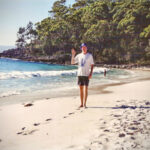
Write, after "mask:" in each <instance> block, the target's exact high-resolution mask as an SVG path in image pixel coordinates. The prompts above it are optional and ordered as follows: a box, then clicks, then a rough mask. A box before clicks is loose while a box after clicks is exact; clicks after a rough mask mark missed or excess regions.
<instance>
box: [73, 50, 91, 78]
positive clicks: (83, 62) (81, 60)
mask: <svg viewBox="0 0 150 150" xmlns="http://www.w3.org/2000/svg"><path fill="white" fill-rule="evenodd" d="M74 60H75V63H78V76H89V74H90V69H91V65H93V64H94V61H93V56H92V55H91V54H90V53H86V54H83V53H80V54H78V55H77V56H76V57H75V58H74Z"/></svg>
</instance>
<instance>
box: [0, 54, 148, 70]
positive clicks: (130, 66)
mask: <svg viewBox="0 0 150 150" xmlns="http://www.w3.org/2000/svg"><path fill="white" fill-rule="evenodd" d="M0 58H4V59H5V58H6V59H12V60H13V59H14V60H21V61H25V62H33V63H44V64H52V65H71V64H70V63H69V62H68V61H67V63H58V62H55V63H54V62H50V61H41V60H38V59H37V60H30V59H22V58H11V57H0ZM70 59H71V58H70ZM94 66H95V67H104V68H110V69H111V68H116V69H128V70H145V71H150V65H141V64H136V63H135V64H133V63H132V64H99V63H96V64H95V65H94Z"/></svg>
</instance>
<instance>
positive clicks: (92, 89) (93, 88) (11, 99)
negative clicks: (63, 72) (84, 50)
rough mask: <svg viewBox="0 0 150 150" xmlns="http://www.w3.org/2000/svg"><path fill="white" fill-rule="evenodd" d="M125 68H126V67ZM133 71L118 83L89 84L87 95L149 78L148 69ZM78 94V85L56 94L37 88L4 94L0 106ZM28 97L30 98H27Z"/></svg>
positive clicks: (105, 92) (105, 91) (104, 92)
mask: <svg viewBox="0 0 150 150" xmlns="http://www.w3.org/2000/svg"><path fill="white" fill-rule="evenodd" d="M126 70H127V69H126ZM127 71H132V70H127ZM133 71H134V73H136V74H138V76H136V77H131V78H125V79H120V80H118V83H105V84H101V83H99V84H97V85H90V86H89V95H94V94H107V93H109V92H108V91H107V90H105V89H106V88H109V87H113V86H119V85H124V84H128V83H135V82H138V81H145V80H150V77H149V76H150V71H149V70H137V69H135V70H133ZM78 95H79V89H78V87H77V88H76V89H72V90H69V92H68V91H67V92H65V91H64V92H63V93H62V94H60V93H59V94H57V95H55V96H54V95H53V96H52V95H49V91H48V90H43V91H41V90H39V91H34V92H30V93H29V92H28V93H21V94H16V95H15V94H14V95H11V96H6V97H1V98H0V106H3V105H11V104H18V103H20V102H22V103H26V102H35V101H39V100H41V99H53V98H60V97H71V96H72V97H75V96H78ZM29 98H30V100H28V99H29Z"/></svg>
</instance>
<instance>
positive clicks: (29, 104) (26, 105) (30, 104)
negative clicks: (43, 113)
mask: <svg viewBox="0 0 150 150" xmlns="http://www.w3.org/2000/svg"><path fill="white" fill-rule="evenodd" d="M29 106H33V104H32V103H28V104H25V105H24V107H29Z"/></svg>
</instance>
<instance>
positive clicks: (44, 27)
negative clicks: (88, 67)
mask: <svg viewBox="0 0 150 150" xmlns="http://www.w3.org/2000/svg"><path fill="white" fill-rule="evenodd" d="M65 4H66V0H58V1H56V2H54V4H53V7H52V9H51V10H49V17H47V18H45V19H43V20H41V21H39V22H37V23H36V24H35V25H33V23H32V22H29V24H28V25H27V26H26V27H20V28H19V30H18V33H17V37H18V39H17V41H16V45H17V47H18V48H19V49H20V50H22V49H26V50H27V51H28V52H29V53H30V54H32V55H36V56H52V55H56V54H70V50H71V48H72V47H74V48H76V49H77V50H78V51H80V45H81V43H82V42H84V43H86V44H87V45H88V50H89V51H90V52H91V53H92V54H93V56H94V58H95V62H97V63H106V64H123V63H124V64H125V63H126V64H129V63H138V64H150V1H149V0H119V1H111V0H76V1H75V3H74V4H73V5H72V6H66V5H65Z"/></svg>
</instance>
